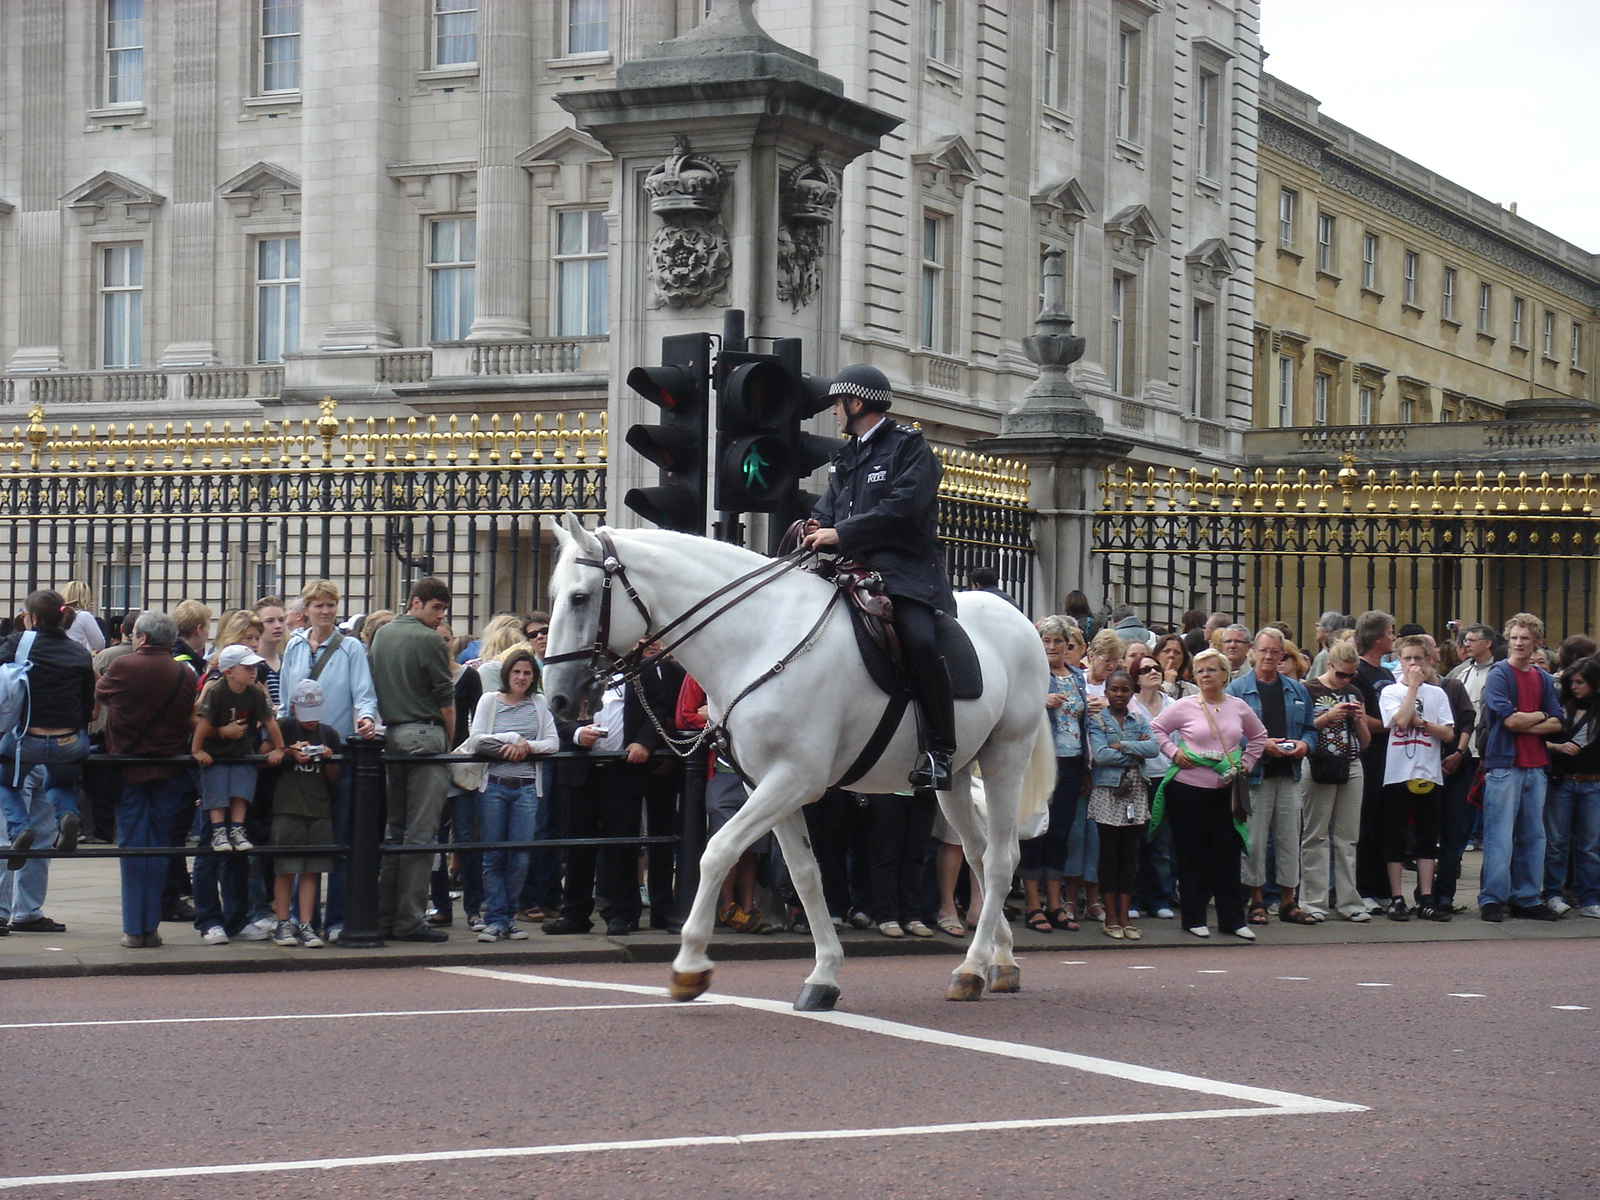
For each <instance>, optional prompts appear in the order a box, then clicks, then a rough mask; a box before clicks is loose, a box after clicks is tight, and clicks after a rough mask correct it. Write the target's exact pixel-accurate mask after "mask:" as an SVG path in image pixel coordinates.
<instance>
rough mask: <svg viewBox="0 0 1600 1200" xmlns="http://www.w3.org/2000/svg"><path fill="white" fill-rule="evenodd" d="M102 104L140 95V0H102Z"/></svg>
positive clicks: (139, 98)
mask: <svg viewBox="0 0 1600 1200" xmlns="http://www.w3.org/2000/svg"><path fill="white" fill-rule="evenodd" d="M105 71H106V80H105V96H106V104H108V105H116V104H138V103H140V102H141V101H142V100H143V99H144V0H106V65H105Z"/></svg>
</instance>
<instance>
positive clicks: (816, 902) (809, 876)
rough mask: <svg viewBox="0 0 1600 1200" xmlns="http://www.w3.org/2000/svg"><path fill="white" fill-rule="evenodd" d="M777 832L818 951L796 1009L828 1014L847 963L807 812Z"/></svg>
mask: <svg viewBox="0 0 1600 1200" xmlns="http://www.w3.org/2000/svg"><path fill="white" fill-rule="evenodd" d="M773 832H774V833H776V834H777V835H778V845H779V846H780V847H781V848H782V850H783V861H784V862H785V863H787V864H788V867H789V878H790V879H791V880H793V881H794V890H795V892H796V893H797V894H798V895H799V897H800V903H801V904H802V905H803V906H804V907H805V910H806V921H807V923H808V924H809V925H810V926H811V940H812V942H813V943H814V944H815V945H816V948H817V964H816V967H815V968H814V969H813V970H812V972H811V974H810V975H808V976H806V982H805V986H803V987H802V988H801V989H800V995H799V997H798V998H797V999H796V1000H795V1002H794V1006H795V1007H796V1008H797V1009H799V1010H800V1011H801V1012H820V1011H826V1010H828V1009H831V1008H832V1007H833V1006H834V1005H835V1004H837V1003H838V1002H839V965H840V964H841V963H843V962H844V947H843V946H841V945H840V944H839V935H838V933H837V932H835V930H834V928H833V917H832V915H831V914H830V913H829V912H828V902H827V899H826V898H825V897H824V896H823V893H822V872H821V871H820V870H819V869H818V867H817V856H816V854H815V853H814V852H813V851H812V849H811V838H810V835H809V834H808V833H807V831H806V815H805V811H804V810H803V809H800V810H797V811H795V812H792V813H790V814H789V815H788V816H787V817H784V818H783V820H781V821H779V822H778V824H777V825H776V826H775V827H774V828H773Z"/></svg>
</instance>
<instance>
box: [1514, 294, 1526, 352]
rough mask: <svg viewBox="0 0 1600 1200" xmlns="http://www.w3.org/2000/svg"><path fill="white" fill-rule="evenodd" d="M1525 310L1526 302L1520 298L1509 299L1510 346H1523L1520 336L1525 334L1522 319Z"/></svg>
mask: <svg viewBox="0 0 1600 1200" xmlns="http://www.w3.org/2000/svg"><path fill="white" fill-rule="evenodd" d="M1527 310H1528V303H1527V301H1526V300H1524V299H1523V298H1522V297H1521V296H1513V297H1511V344H1512V345H1513V346H1520V345H1522V344H1523V342H1522V335H1523V334H1524V333H1525V332H1526V329H1525V328H1524V327H1523V318H1524V317H1525V316H1526V314H1527Z"/></svg>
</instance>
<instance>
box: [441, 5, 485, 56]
mask: <svg viewBox="0 0 1600 1200" xmlns="http://www.w3.org/2000/svg"><path fill="white" fill-rule="evenodd" d="M477 61H478V0H433V65H434V66H436V67H455V66H462V65H464V64H468V63H475V62H477Z"/></svg>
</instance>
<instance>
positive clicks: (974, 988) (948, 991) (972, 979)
mask: <svg viewBox="0 0 1600 1200" xmlns="http://www.w3.org/2000/svg"><path fill="white" fill-rule="evenodd" d="M944 998H945V999H946V1000H981V999H983V976H982V975H973V974H971V973H969V972H966V971H956V972H955V973H953V974H952V975H951V976H950V986H949V987H947V988H945V990H944Z"/></svg>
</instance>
